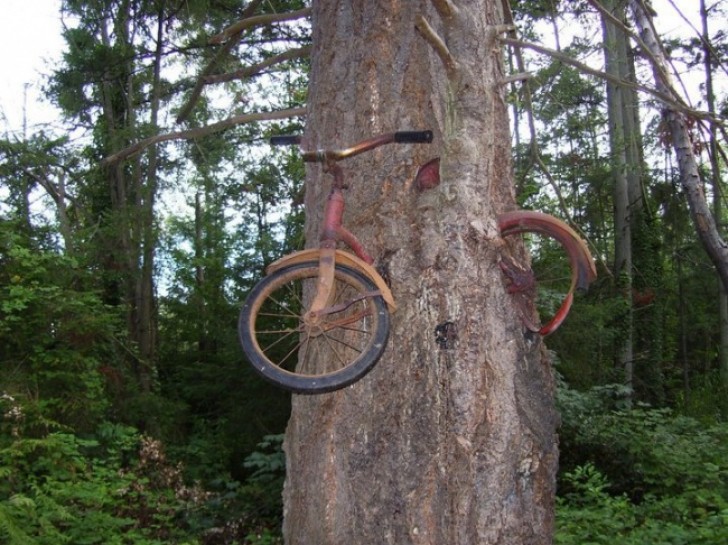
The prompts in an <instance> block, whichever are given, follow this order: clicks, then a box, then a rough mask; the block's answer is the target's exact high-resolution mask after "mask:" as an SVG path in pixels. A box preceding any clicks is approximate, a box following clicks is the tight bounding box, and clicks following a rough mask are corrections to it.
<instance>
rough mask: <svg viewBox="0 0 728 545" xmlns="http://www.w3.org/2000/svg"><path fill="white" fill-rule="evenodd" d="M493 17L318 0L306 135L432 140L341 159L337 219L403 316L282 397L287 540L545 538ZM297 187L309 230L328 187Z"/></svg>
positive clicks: (531, 361) (544, 497)
mask: <svg viewBox="0 0 728 545" xmlns="http://www.w3.org/2000/svg"><path fill="white" fill-rule="evenodd" d="M503 23H504V13H503V3H502V2H499V1H493V0H463V1H459V2H450V1H447V0H433V1H432V2H429V1H425V0H420V1H417V2H407V3H401V2H393V1H383V2H376V3H375V2H348V1H343V0H339V1H331V2H317V3H315V4H314V7H313V39H314V44H313V49H312V56H311V62H312V72H311V84H310V88H309V100H308V117H307V129H306V134H305V138H304V142H305V144H306V145H308V146H309V147H320V146H325V145H330V146H333V147H336V146H343V145H346V144H347V143H351V142H352V141H356V140H358V139H360V138H362V137H365V136H367V135H371V134H376V133H379V132H385V131H391V130H395V129H422V128H431V129H433V130H434V131H435V134H436V138H435V143H434V144H433V145H432V146H431V147H430V148H427V149H423V148H418V149H417V150H415V149H412V148H411V147H400V148H397V149H384V150H383V151H381V152H379V151H378V152H377V153H375V154H369V155H368V156H362V158H361V159H356V160H353V161H351V164H350V165H345V166H346V167H348V170H349V172H356V173H358V175H357V176H356V177H355V178H354V179H353V180H351V184H350V187H351V189H350V190H349V192H348V194H347V197H348V199H349V201H350V203H351V204H350V206H349V210H350V211H351V212H350V213H349V216H348V224H349V226H350V227H351V228H352V229H354V230H355V231H356V233H357V234H358V235H359V236H360V238H361V239H362V240H363V242H364V243H365V246H367V247H368V249H370V250H371V252H372V253H373V255H375V256H377V258H378V259H377V261H378V265H379V266H380V267H382V268H385V269H387V270H388V272H389V276H390V278H391V279H392V285H393V290H394V294H395V297H396V299H397V302H398V310H397V312H396V313H395V314H394V315H393V326H392V331H391V335H390V339H391V340H390V344H389V347H388V349H387V351H386V352H385V355H384V357H383V358H382V360H381V361H380V362H379V363H378V365H377V366H376V367H375V369H374V370H373V371H372V372H371V374H369V375H368V376H367V377H365V378H364V379H363V380H361V381H360V382H358V383H356V384H354V385H352V386H351V387H348V388H346V389H345V390H341V391H338V392H334V393H332V394H327V395H323V396H318V397H307V396H294V399H293V414H292V417H291V420H290V422H289V426H288V431H287V435H286V441H285V448H286V453H287V464H288V467H287V482H286V487H285V494H284V501H285V521H284V532H285V536H286V540H287V542H288V543H289V544H292V545H293V544H303V543H317V544H320V545H325V544H334V543H336V544H338V543H402V544H404V543H475V542H478V543H492V544H495V543H522V544H536V543H550V542H551V535H552V531H553V510H552V503H551V502H552V500H553V495H554V477H555V471H556V462H557V447H556V437H555V428H556V423H557V418H556V414H555V411H554V406H553V400H552V394H553V381H552V375H551V370H550V367H549V365H548V362H547V361H546V359H545V356H544V352H543V350H542V344H541V342H540V340H539V339H538V338H533V337H531V336H528V335H525V334H524V330H523V326H522V323H521V319H520V317H519V315H518V312H517V311H516V310H515V307H514V306H513V303H512V301H511V298H510V296H509V295H508V294H507V293H506V291H505V289H504V283H503V279H502V277H501V272H500V269H499V266H498V262H499V259H500V257H501V255H503V254H504V253H508V254H510V253H514V254H515V255H516V256H520V258H523V254H522V253H521V251H520V249H518V248H512V247H510V246H509V245H506V244H505V243H504V242H503V241H502V240H500V239H499V237H498V234H497V230H496V228H495V218H496V215H497V214H498V213H499V212H502V211H504V210H508V209H512V208H514V206H515V202H514V190H513V182H512V173H511V159H510V132H509V125H508V119H507V111H506V103H505V101H504V97H503V93H504V85H503V78H504V74H503V64H502V52H501V47H500V45H499V43H498V38H499V34H500V33H501V32H502V31H504V30H505V29H506V27H505V26H503ZM435 156H440V158H441V166H440V173H441V182H440V184H439V185H438V186H436V187H435V188H433V189H431V190H429V191H424V192H418V191H417V190H416V189H415V188H414V187H413V185H412V183H411V182H412V179H413V177H414V175H415V172H416V171H417V165H418V164H421V163H423V162H424V161H425V160H427V159H430V158H432V157H435ZM306 183H307V190H306V209H307V213H308V217H307V239H308V240H309V242H310V243H311V244H313V243H314V242H315V240H316V239H317V235H318V223H319V220H320V217H321V212H320V210H321V208H322V205H323V199H324V197H325V195H326V192H327V181H326V179H325V178H324V177H321V173H320V172H319V171H318V169H312V170H311V171H310V172H309V173H308V179H307V182H306ZM516 259H518V258H516ZM445 322H450V323H451V326H450V331H451V333H452V335H451V337H450V338H449V339H448V341H447V342H445V343H440V344H438V343H436V342H435V330H436V328H437V327H438V325H442V324H444V323H445ZM455 331H456V332H457V333H456V335H455Z"/></svg>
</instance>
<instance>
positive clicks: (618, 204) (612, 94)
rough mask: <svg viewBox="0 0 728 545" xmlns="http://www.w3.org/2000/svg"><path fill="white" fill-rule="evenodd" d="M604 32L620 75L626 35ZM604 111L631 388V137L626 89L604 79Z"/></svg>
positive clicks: (623, 355)
mask: <svg viewBox="0 0 728 545" xmlns="http://www.w3.org/2000/svg"><path fill="white" fill-rule="evenodd" d="M605 7H606V8H607V9H609V11H610V12H611V13H612V15H614V16H615V17H616V18H617V19H618V20H623V19H624V5H623V3H622V2H621V1H620V0H614V1H607V2H605ZM602 30H603V35H604V58H605V69H606V72H607V73H608V74H610V75H612V76H614V77H615V78H620V79H621V78H622V75H623V74H624V73H625V72H626V69H625V67H624V64H625V63H626V60H627V59H626V58H625V57H624V56H623V55H622V54H621V53H622V50H623V48H622V47H621V44H620V41H624V40H625V37H624V35H623V34H621V32H620V29H619V28H618V27H616V26H615V25H614V23H612V22H611V21H609V20H608V19H606V18H604V19H603V20H602ZM606 85H607V114H608V117H609V143H610V148H611V157H612V177H613V179H614V239H615V240H614V275H615V278H616V281H617V289H618V290H620V291H621V292H622V294H623V296H624V298H625V300H626V306H625V312H626V316H625V317H624V318H625V319H624V320H623V322H622V323H623V331H622V335H621V336H620V340H621V342H622V345H621V347H619V348H618V350H617V358H618V362H617V364H618V366H619V367H621V368H622V369H624V383H625V384H626V385H627V386H628V387H629V388H630V390H632V389H633V382H634V348H633V344H632V341H633V336H634V316H633V310H632V309H633V306H632V221H631V207H630V205H631V199H630V195H631V191H630V181H632V182H633V181H634V180H633V177H632V176H628V170H629V169H630V168H631V167H630V166H629V165H628V156H627V155H628V154H627V141H628V138H629V137H630V135H629V133H628V130H627V126H626V125H627V120H626V119H625V113H626V111H627V109H626V106H625V102H626V97H625V89H624V88H623V87H620V86H619V85H616V84H615V83H612V82H611V81H607V84H606Z"/></svg>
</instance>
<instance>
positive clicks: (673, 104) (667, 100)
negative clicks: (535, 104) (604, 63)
mask: <svg viewBox="0 0 728 545" xmlns="http://www.w3.org/2000/svg"><path fill="white" fill-rule="evenodd" d="M500 41H501V42H502V43H504V44H507V45H511V46H513V47H520V48H525V49H531V50H533V51H536V52H538V53H543V54H544V55H548V56H549V57H552V58H554V59H556V60H558V61H561V62H563V63H564V64H568V65H570V66H573V67H574V68H577V69H578V70H580V71H582V72H584V73H586V74H590V75H592V76H594V77H597V78H600V79H603V80H607V81H611V82H612V83H614V84H615V85H620V86H622V87H626V88H630V89H635V90H637V91H641V92H643V93H646V94H648V95H650V96H651V97H653V98H655V99H657V100H658V101H660V102H661V103H663V104H664V105H665V106H667V107H669V108H673V109H675V110H677V111H679V112H681V113H683V114H685V115H688V116H691V117H694V118H696V119H713V116H711V115H710V113H708V112H704V111H700V110H695V109H693V108H690V107H689V106H686V105H685V104H684V103H682V101H680V102H677V101H676V100H675V99H674V93H673V92H672V91H668V90H667V89H665V90H658V89H653V88H651V87H647V86H646V85H642V84H639V83H636V82H632V81H627V80H623V79H621V78H618V77H615V76H612V75H611V74H607V73H606V72H603V71H602V70H597V69H595V68H592V67H591V66H589V65H587V64H584V63H583V62H580V61H578V60H576V59H575V58H574V57H570V56H569V55H566V54H564V53H561V52H560V51H556V50H554V49H550V48H548V47H545V46H542V45H539V44H535V43H532V42H524V41H523V40H517V39H513V38H500ZM716 121H717V120H716Z"/></svg>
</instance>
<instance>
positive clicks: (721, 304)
mask: <svg viewBox="0 0 728 545" xmlns="http://www.w3.org/2000/svg"><path fill="white" fill-rule="evenodd" d="M700 20H701V26H702V42H703V65H704V67H705V98H706V100H707V103H708V112H710V114H711V115H713V116H714V115H715V110H716V108H715V93H714V92H713V48H712V47H711V45H710V32H709V31H708V8H707V6H706V5H705V0H700ZM717 131H718V127H717V126H716V123H715V122H713V121H711V122H710V140H709V142H708V146H709V149H708V153H709V154H710V175H711V183H712V185H713V215H714V216H715V218H716V222H717V229H718V232H720V231H721V227H722V226H721V220H722V216H723V188H722V184H721V172H720V160H719V158H718V138H717ZM718 313H719V322H718V329H719V330H720V351H719V354H718V358H719V361H720V376H721V379H722V382H723V384H725V385H728V293H726V288H725V286H723V284H720V285H719V286H718Z"/></svg>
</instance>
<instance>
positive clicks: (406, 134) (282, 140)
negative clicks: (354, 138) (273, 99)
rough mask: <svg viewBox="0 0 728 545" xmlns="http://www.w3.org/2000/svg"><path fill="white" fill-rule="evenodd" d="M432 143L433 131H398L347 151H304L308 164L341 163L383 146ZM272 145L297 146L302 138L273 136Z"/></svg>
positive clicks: (359, 143) (367, 141)
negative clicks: (340, 161)
mask: <svg viewBox="0 0 728 545" xmlns="http://www.w3.org/2000/svg"><path fill="white" fill-rule="evenodd" d="M430 142H432V131H429V130H427V131H397V132H391V133H386V134H382V135H380V136H374V137H372V138H368V139H366V140H362V141H361V142H358V143H356V144H354V145H353V146H351V147H349V148H346V149H340V150H316V151H304V152H303V160H304V161H307V162H319V163H325V162H327V161H339V160H341V159H346V158H347V157H353V156H354V155H359V154H360V153H364V152H365V151H369V150H372V149H374V148H377V147H379V146H383V145H384V144H392V143H395V144H429V143H430ZM270 143H271V145H274V146H284V145H288V146H290V145H297V144H300V143H301V136H300V135H281V136H273V137H271V139H270Z"/></svg>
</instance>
